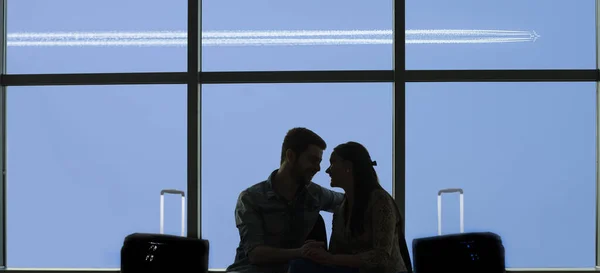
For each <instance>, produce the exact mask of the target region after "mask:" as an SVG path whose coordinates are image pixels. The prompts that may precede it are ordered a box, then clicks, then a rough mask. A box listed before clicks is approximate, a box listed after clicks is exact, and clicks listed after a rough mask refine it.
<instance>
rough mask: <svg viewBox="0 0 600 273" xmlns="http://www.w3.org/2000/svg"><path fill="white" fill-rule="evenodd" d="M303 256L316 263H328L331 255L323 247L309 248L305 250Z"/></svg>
mask: <svg viewBox="0 0 600 273" xmlns="http://www.w3.org/2000/svg"><path fill="white" fill-rule="evenodd" d="M305 257H306V258H308V259H310V260H312V261H313V262H315V263H318V264H330V263H331V260H332V258H333V255H332V254H331V253H329V252H328V251H327V250H325V248H310V249H308V250H307V253H306V254H305Z"/></svg>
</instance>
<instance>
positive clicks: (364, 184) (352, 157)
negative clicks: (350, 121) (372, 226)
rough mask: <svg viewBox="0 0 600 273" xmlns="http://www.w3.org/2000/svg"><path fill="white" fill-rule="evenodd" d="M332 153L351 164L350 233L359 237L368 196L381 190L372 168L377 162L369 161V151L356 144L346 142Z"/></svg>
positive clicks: (362, 228)
mask: <svg viewBox="0 0 600 273" xmlns="http://www.w3.org/2000/svg"><path fill="white" fill-rule="evenodd" d="M333 153H335V154H336V155H338V156H339V157H341V158H342V159H344V160H348V161H350V162H352V175H353V176H354V206H353V207H352V211H351V212H350V214H351V220H350V231H351V232H352V234H353V235H360V234H362V233H363V232H364V231H365V225H364V222H363V219H364V216H365V212H366V209H367V205H368V202H369V196H370V195H371V193H372V192H373V191H374V190H376V189H383V188H382V187H381V185H380V184H379V178H377V172H375V168H373V166H376V165H377V162H375V161H372V160H371V155H369V151H367V148H365V147H364V146H363V145H362V144H360V143H357V142H353V141H350V142H346V143H344V144H340V145H338V146H337V147H335V148H334V149H333Z"/></svg>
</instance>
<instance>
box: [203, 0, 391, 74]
mask: <svg viewBox="0 0 600 273" xmlns="http://www.w3.org/2000/svg"><path fill="white" fill-rule="evenodd" d="M392 2H393V1H392V0H378V1H363V0H329V1H320V0H306V1H270V0H253V1H245V0H234V1H218V0H206V1H203V2H202V5H203V6H202V11H203V12H202V27H203V37H204V38H205V39H204V41H203V48H202V51H203V52H202V53H203V54H202V55H203V58H202V61H203V69H204V70H205V71H235V70H237V71H244V70H331V69H392V25H393V23H392V21H393V20H392V17H393V14H392Z"/></svg>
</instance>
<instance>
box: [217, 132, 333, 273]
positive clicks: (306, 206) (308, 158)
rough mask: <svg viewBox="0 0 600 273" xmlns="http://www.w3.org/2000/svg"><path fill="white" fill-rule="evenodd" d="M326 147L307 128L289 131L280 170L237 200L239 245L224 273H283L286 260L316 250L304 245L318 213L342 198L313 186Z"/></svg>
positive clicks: (322, 141)
mask: <svg viewBox="0 0 600 273" xmlns="http://www.w3.org/2000/svg"><path fill="white" fill-rule="evenodd" d="M326 147H327V145H326V144H325V141H324V140H323V139H322V138H321V137H320V136H318V135H317V134H316V133H314V132H313V131H311V130H309V129H306V128H293V129H291V130H289V131H288V133H287V135H286V136H285V138H284V140H283V145H282V148H281V163H280V167H279V169H277V170H275V171H273V172H272V173H271V175H269V177H268V178H267V180H265V181H263V182H260V183H258V184H255V185H253V186H251V187H249V188H247V189H246V190H244V191H242V193H240V195H239V197H238V201H237V205H236V207H235V222H236V226H237V228H238V230H239V234H240V244H239V246H238V248H237V252H236V256H235V262H234V263H233V264H232V265H230V266H229V267H228V268H227V272H240V273H263V272H264V273H284V272H287V269H288V268H287V267H288V262H289V261H290V260H293V259H297V258H302V249H304V248H309V247H319V243H315V242H312V243H310V242H306V239H307V237H308V236H309V234H310V233H311V231H312V229H313V226H314V225H315V222H316V221H317V219H318V218H319V212H320V211H328V212H333V211H334V210H335V209H336V208H337V207H338V206H339V205H340V204H341V203H342V199H343V198H344V195H343V194H342V193H338V192H334V191H331V190H329V189H325V188H323V187H321V186H319V185H317V184H314V183H312V182H311V179H312V178H313V176H314V175H315V174H316V173H317V172H319V170H320V169H321V168H320V164H321V159H322V156H323V150H325V148H326ZM321 246H323V245H321Z"/></svg>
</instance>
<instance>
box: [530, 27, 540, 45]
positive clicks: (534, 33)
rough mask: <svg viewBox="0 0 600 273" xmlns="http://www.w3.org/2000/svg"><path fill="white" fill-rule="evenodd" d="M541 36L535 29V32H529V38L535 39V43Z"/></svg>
mask: <svg viewBox="0 0 600 273" xmlns="http://www.w3.org/2000/svg"><path fill="white" fill-rule="evenodd" d="M540 37H541V36H540V35H539V34H537V32H535V30H534V31H533V33H531V34H529V38H530V39H533V42H534V43H535V41H536V40H537V39H538V38H540Z"/></svg>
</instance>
